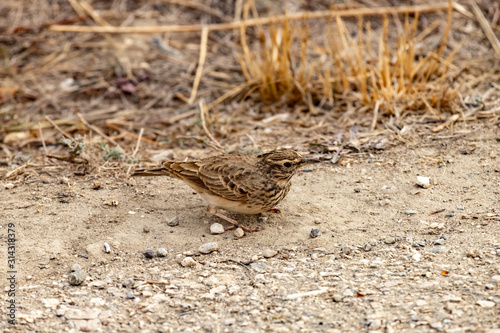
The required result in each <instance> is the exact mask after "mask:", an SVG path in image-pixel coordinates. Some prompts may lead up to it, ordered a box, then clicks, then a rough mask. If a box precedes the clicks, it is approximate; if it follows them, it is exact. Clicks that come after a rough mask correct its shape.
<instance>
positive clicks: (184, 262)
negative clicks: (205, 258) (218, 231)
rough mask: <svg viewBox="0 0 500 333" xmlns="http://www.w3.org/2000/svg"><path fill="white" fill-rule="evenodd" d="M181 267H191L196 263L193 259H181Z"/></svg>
mask: <svg viewBox="0 0 500 333" xmlns="http://www.w3.org/2000/svg"><path fill="white" fill-rule="evenodd" d="M181 265H182V266H184V267H193V266H196V261H194V259H193V258H191V257H186V258H184V259H182V261H181Z"/></svg>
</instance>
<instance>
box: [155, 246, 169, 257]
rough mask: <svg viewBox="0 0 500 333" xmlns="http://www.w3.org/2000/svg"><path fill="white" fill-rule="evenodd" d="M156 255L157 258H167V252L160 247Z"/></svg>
mask: <svg viewBox="0 0 500 333" xmlns="http://www.w3.org/2000/svg"><path fill="white" fill-rule="evenodd" d="M156 255H157V256H158V257H166V256H167V250H165V249H164V248H162V247H160V248H159V249H157V250H156Z"/></svg>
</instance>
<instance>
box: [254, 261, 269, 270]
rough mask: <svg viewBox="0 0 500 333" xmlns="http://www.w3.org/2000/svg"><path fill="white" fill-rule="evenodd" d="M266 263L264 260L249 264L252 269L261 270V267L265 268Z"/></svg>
mask: <svg viewBox="0 0 500 333" xmlns="http://www.w3.org/2000/svg"><path fill="white" fill-rule="evenodd" d="M266 266H267V265H266V263H265V262H253V263H251V264H250V267H252V269H255V270H261V269H264V268H266Z"/></svg>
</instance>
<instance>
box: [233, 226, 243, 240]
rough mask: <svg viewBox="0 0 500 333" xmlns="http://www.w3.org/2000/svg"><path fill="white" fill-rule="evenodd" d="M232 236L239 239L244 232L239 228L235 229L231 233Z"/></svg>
mask: <svg viewBox="0 0 500 333" xmlns="http://www.w3.org/2000/svg"><path fill="white" fill-rule="evenodd" d="M233 234H234V236H235V237H237V238H241V237H243V236H245V231H243V229H241V228H236V229H235V230H234V231H233Z"/></svg>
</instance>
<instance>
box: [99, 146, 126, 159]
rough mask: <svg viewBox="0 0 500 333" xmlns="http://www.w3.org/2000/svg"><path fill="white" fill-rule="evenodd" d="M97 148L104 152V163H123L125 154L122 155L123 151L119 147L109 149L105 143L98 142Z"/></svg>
mask: <svg viewBox="0 0 500 333" xmlns="http://www.w3.org/2000/svg"><path fill="white" fill-rule="evenodd" d="M99 146H100V147H101V149H102V150H103V151H104V156H103V157H102V159H103V160H105V161H109V160H112V161H117V162H118V161H123V160H124V159H125V154H123V149H122V148H121V147H119V146H115V147H111V148H110V147H109V146H108V144H107V143H104V142H100V143H99Z"/></svg>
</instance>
